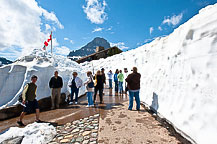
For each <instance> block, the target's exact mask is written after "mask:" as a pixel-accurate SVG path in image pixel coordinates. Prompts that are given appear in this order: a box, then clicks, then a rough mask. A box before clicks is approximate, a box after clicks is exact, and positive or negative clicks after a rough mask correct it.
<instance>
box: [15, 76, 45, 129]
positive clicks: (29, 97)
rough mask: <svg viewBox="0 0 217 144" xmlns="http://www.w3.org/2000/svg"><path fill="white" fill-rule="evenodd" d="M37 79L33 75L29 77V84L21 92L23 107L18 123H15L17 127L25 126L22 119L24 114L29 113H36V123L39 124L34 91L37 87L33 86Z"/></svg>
mask: <svg viewBox="0 0 217 144" xmlns="http://www.w3.org/2000/svg"><path fill="white" fill-rule="evenodd" d="M37 79H38V77H37V76H35V75H33V76H32V77H31V82H30V83H27V84H26V85H25V87H24V90H23V92H22V101H23V102H22V104H23V105H24V108H23V112H22V113H21V115H20V119H19V121H17V124H18V125H19V126H25V125H24V124H23V118H24V116H25V115H26V113H28V112H31V111H36V120H35V121H36V122H41V120H40V119H39V106H38V101H37V100H36V90H37V85H36V84H35V83H36V81H37Z"/></svg>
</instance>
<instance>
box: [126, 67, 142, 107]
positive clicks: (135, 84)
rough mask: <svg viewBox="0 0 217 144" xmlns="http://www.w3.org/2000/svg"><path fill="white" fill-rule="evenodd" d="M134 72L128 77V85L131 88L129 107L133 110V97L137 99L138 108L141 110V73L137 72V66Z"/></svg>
mask: <svg viewBox="0 0 217 144" xmlns="http://www.w3.org/2000/svg"><path fill="white" fill-rule="evenodd" d="M132 71H133V73H131V74H129V75H128V77H127V78H126V82H127V86H128V89H129V107H128V110H132V108H133V98H134V97H135V100H136V109H137V110H138V111H139V110H140V97H139V91H140V78H141V74H140V73H138V72H137V67H133V69H132Z"/></svg>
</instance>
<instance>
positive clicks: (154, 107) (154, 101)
mask: <svg viewBox="0 0 217 144" xmlns="http://www.w3.org/2000/svg"><path fill="white" fill-rule="evenodd" d="M158 108H159V103H158V95H157V94H156V93H155V92H153V99H152V104H151V106H150V109H151V110H152V111H153V112H154V113H157V110H158Z"/></svg>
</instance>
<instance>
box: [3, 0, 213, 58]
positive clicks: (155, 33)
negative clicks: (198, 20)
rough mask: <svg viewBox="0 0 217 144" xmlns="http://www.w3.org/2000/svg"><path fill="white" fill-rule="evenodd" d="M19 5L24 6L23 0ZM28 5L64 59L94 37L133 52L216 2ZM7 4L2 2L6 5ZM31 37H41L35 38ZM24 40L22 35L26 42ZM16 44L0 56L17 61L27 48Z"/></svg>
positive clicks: (95, 0)
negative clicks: (71, 51)
mask: <svg viewBox="0 0 217 144" xmlns="http://www.w3.org/2000/svg"><path fill="white" fill-rule="evenodd" d="M5 1H6V0H5ZM8 1H12V0H8ZM21 1H23V3H25V1H24V0H21ZM31 1H34V2H32V3H29V4H27V5H34V7H33V6H32V7H31V6H28V8H30V9H29V10H28V11H30V12H31V9H32V10H33V11H37V12H38V13H37V14H38V15H39V18H40V27H39V28H38V30H39V31H40V32H41V33H43V36H44V35H45V36H48V33H49V32H50V31H51V30H53V36H54V38H55V39H56V40H55V41H56V42H55V44H56V45H55V46H54V48H55V47H56V48H57V49H58V48H59V49H58V50H59V53H58V51H57V52H56V53H57V54H62V55H66V54H67V53H68V52H69V50H75V49H78V48H80V47H82V46H83V45H85V44H87V43H88V42H89V41H91V40H92V39H93V38H95V37H103V38H105V39H107V40H108V41H109V42H111V43H113V45H118V46H120V47H121V48H122V49H124V50H126V49H133V48H136V47H138V46H140V45H142V44H144V43H146V42H148V41H150V40H152V39H153V38H155V37H159V36H163V35H168V34H170V33H171V32H172V31H173V30H174V29H175V28H177V27H178V26H179V25H181V24H183V23H184V22H186V21H187V20H189V19H190V18H191V17H193V16H194V15H196V14H197V13H198V11H199V10H200V9H201V8H203V7H205V6H207V5H210V4H215V3H216V2H217V0H36V3H35V0H31ZM13 2H14V1H13ZM17 3H18V2H17ZM19 3H20V2H19ZM7 4H8V3H7V2H5V5H7ZM8 5H9V4H8ZM35 5H37V6H35ZM16 6H17V5H16ZM21 7H22V6H21ZM35 7H37V9H36V8H35ZM38 7H39V8H42V9H43V10H42V12H39V10H38ZM10 9H11V5H10V7H9V10H10ZM11 11H12V9H11ZM46 11H47V12H48V13H46ZM38 15H37V16H38ZM43 15H44V16H43ZM46 15H48V16H46ZM28 16H29V15H26V17H28ZM34 16H36V14H34ZM88 16H89V17H88ZM0 18H1V15H0ZM34 18H35V17H34ZM36 19H38V18H36ZM7 22H8V21H7ZM26 23H28V21H26ZM13 25H14V24H13ZM0 26H1V22H0ZM46 27H47V29H46ZM18 28H19V27H18ZM23 29H25V27H24V28H23ZM31 29H32V28H31ZM0 30H1V29H0ZM15 31H16V30H15ZM35 31H37V30H35ZM32 33H33V32H32ZM34 33H35V32H34ZM19 34H20V33H19ZM22 35H23V34H22ZM41 35H42V34H41ZM15 36H16V35H15ZM30 36H31V35H30ZM32 36H33V37H36V38H37V37H40V35H37V36H34V34H32ZM43 36H41V37H43ZM17 37H19V36H17ZM26 37H27V36H26V35H25V39H26ZM17 41H18V40H17ZM17 41H14V43H12V42H10V50H8V51H7V50H6V52H7V54H5V53H4V52H5V51H4V52H1V49H0V56H1V55H2V56H4V57H7V58H9V59H16V57H17V56H18V55H19V53H20V51H25V50H26V49H23V48H22V47H23V45H24V47H25V46H26V44H25V42H23V43H19V42H17ZM20 41H21V40H20ZM24 41H25V40H24ZM30 41H31V42H32V43H33V41H32V40H30ZM15 42H16V43H15ZM38 43H39V42H38ZM19 44H20V45H19ZM1 45H6V44H4V43H3V44H2V43H1V41H0V47H1ZM42 45H43V42H42ZM40 46H41V45H40ZM40 46H39V47H40ZM17 47H18V48H17ZM14 49H15V52H16V54H14V55H13V56H11V55H9V54H8V53H13V50H14Z"/></svg>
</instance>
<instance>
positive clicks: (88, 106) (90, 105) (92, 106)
mask: <svg viewBox="0 0 217 144" xmlns="http://www.w3.org/2000/svg"><path fill="white" fill-rule="evenodd" d="M86 107H94V105H87V106H86Z"/></svg>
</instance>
